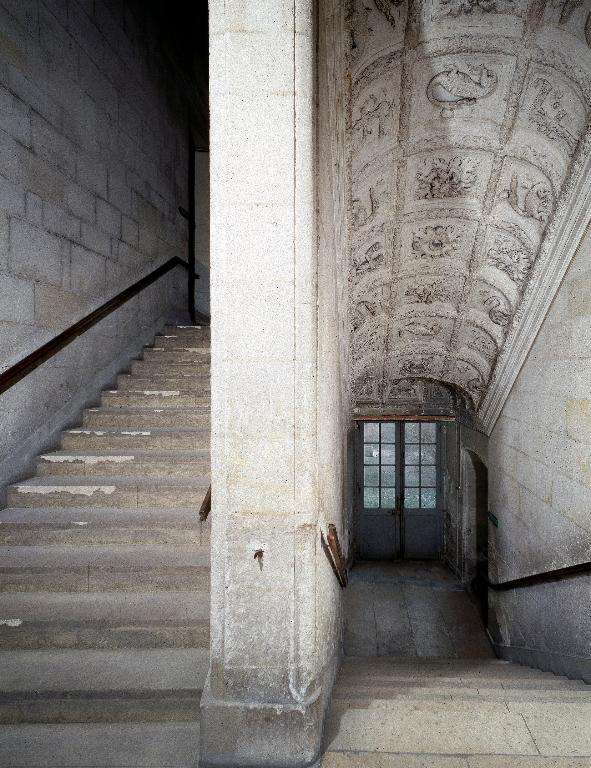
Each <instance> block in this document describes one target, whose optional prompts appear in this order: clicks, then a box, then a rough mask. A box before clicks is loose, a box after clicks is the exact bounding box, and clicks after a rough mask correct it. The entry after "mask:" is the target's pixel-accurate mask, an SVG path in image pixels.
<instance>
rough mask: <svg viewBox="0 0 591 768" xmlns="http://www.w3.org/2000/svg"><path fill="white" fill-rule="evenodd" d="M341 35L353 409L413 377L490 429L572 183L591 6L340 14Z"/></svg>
mask: <svg viewBox="0 0 591 768" xmlns="http://www.w3.org/2000/svg"><path fill="white" fill-rule="evenodd" d="M345 26H346V34H347V35H348V51H349V53H348V61H347V67H348V69H349V74H350V90H349V94H348V96H349V99H348V126H347V143H348V184H349V192H350V194H349V209H348V223H349V243H350V266H349V270H350V273H349V322H350V334H351V335H350V347H351V367H352V389H353V395H354V399H355V401H356V402H357V404H363V403H366V404H369V403H373V404H379V403H386V402H388V400H389V399H390V398H392V397H395V396H396V394H397V390H398V389H399V388H400V387H401V385H402V382H404V387H405V389H406V390H408V387H409V380H410V382H411V383H412V380H416V379H421V378H426V379H432V380H436V381H441V382H444V383H445V384H448V385H451V386H452V387H453V388H454V389H456V390H457V391H459V392H460V393H461V394H462V395H463V396H464V397H465V398H466V400H467V402H468V404H469V405H471V406H472V407H473V408H475V409H477V410H478V409H479V408H480V411H481V413H482V411H483V405H486V408H484V410H485V411H486V412H487V414H488V415H489V416H490V414H489V413H488V412H489V411H490V408H489V407H488V404H487V403H488V401H489V400H491V397H492V395H491V391H492V388H493V386H494V385H495V383H496V382H497V380H498V379H499V378H502V376H501V362H502V361H503V360H504V359H505V358H507V350H508V349H509V348H511V349H512V350H513V349H514V348H517V347H518V346H519V344H518V338H519V335H520V328H521V333H523V327H525V326H524V319H525V318H526V316H527V313H528V312H530V313H531V312H534V313H535V312H537V313H538V314H539V313H540V312H541V311H542V310H543V307H546V308H547V305H548V303H549V301H550V300H551V297H552V290H550V292H549V289H551V288H552V285H553V283H552V280H549V277H548V275H549V274H550V273H552V275H553V279H554V283H555V284H556V285H557V280H559V278H560V274H561V273H560V269H561V268H562V267H564V266H565V265H564V261H565V248H564V247H563V246H564V243H562V241H561V240H560V237H561V236H562V235H563V234H564V232H563V230H564V223H565V221H567V220H568V219H569V217H570V218H572V217H573V206H576V205H577V204H579V205H580V202H581V194H582V189H583V188H584V187H586V183H587V182H586V177H587V175H588V174H586V173H585V165H586V161H587V160H588V158H589V156H590V154H591V153H590V149H591V141H590V132H589V105H590V104H591V0H545V1H544V0H531V1H530V2H528V1H527V0H424V2H418V1H417V2H410V3H408V2H407V0H351V2H350V4H349V6H348V9H347V14H346V22H345ZM585 199H586V198H585ZM586 220H588V216H587V219H586ZM579 223H580V222H579ZM582 226H584V224H581V227H582ZM570 234H571V235H572V232H571V233H570ZM580 234H581V233H579V235H580ZM571 239H572V237H571ZM575 246H576V243H575V244H574V245H572V247H571V250H570V251H569V253H570V255H572V251H573V250H574V247H575ZM567 250H568V249H567ZM542 286H543V290H542ZM542 294H543V296H542ZM534 299H535V300H534ZM544 302H545V303H544ZM528 329H529V330H528V333H529V334H530V335H531V336H532V339H531V341H533V335H535V327H534V326H533V325H532V324H531V323H529V325H528ZM531 341H530V343H531ZM520 349H521V350H523V344H522V343H521V346H520ZM518 365H519V362H518V361H517V358H516V359H515V360H514V361H513V367H514V368H515V367H516V366H517V369H518ZM506 367H507V366H506V365H505V368H506ZM516 373H517V370H515V374H516ZM503 375H504V374H503ZM505 379H507V376H505ZM507 381H509V379H507ZM507 381H506V382H505V386H507Z"/></svg>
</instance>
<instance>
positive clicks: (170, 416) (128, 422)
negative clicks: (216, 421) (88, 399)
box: [82, 408, 210, 430]
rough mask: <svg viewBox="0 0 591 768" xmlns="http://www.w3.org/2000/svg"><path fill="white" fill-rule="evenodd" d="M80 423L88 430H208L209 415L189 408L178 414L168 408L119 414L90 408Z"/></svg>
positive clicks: (207, 412)
mask: <svg viewBox="0 0 591 768" xmlns="http://www.w3.org/2000/svg"><path fill="white" fill-rule="evenodd" d="M82 422H83V427H84V428H88V429H132V430H137V429H143V430H146V429H152V428H154V429H173V428H174V427H181V428H182V427H188V428H197V429H209V425H210V415H209V411H205V410H204V411H195V410H193V409H191V408H187V409H186V410H181V411H178V412H172V411H170V410H169V409H168V408H156V409H145V410H142V411H136V412H134V411H123V412H121V413H118V412H116V411H115V412H113V411H111V412H109V411H107V412H105V411H101V410H100V409H99V408H96V409H92V408H91V409H88V410H86V411H84V414H83V418H82Z"/></svg>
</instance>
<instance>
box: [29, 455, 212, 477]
mask: <svg viewBox="0 0 591 768" xmlns="http://www.w3.org/2000/svg"><path fill="white" fill-rule="evenodd" d="M122 458H123V456H122ZM208 474H209V459H191V460H187V459H170V458H169V457H167V458H161V459H158V458H156V457H155V458H154V459H148V458H137V457H135V458H134V459H133V460H132V461H98V462H93V461H91V462H88V461H86V462H84V461H78V460H76V461H51V460H49V459H43V458H41V459H39V460H38V462H37V475H38V476H40V477H51V476H56V475H57V476H60V477H65V476H68V475H75V476H76V477H150V478H156V477H162V478H167V477H186V478H187V479H189V480H190V479H192V478H194V477H205V476H206V475H208Z"/></svg>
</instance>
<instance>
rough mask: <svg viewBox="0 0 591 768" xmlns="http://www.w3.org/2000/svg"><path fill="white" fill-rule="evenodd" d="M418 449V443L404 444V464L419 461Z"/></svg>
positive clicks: (417, 462)
mask: <svg viewBox="0 0 591 768" xmlns="http://www.w3.org/2000/svg"><path fill="white" fill-rule="evenodd" d="M419 451H420V449H419V446H418V445H406V446H405V448H404V463H405V464H419V462H420V453H419Z"/></svg>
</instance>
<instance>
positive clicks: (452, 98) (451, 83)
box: [427, 64, 498, 117]
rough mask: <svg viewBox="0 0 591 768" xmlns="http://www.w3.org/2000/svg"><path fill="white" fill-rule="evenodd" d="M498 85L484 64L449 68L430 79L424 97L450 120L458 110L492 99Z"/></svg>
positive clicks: (496, 79)
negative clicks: (482, 100)
mask: <svg viewBox="0 0 591 768" xmlns="http://www.w3.org/2000/svg"><path fill="white" fill-rule="evenodd" d="M497 83H498V78H497V76H496V74H495V73H494V72H493V71H492V70H491V69H488V68H487V67H486V66H485V65H484V64H481V65H480V66H479V67H470V66H467V65H457V66H450V67H448V68H447V69H444V70H443V71H442V72H438V73H437V74H436V75H434V76H433V77H432V78H431V79H430V80H429V82H428V84H427V98H428V99H429V101H430V102H431V104H434V105H435V106H436V107H440V108H441V113H440V114H441V117H453V116H454V114H455V112H456V111H457V110H461V109H463V108H466V107H471V106H472V105H474V104H476V102H477V101H479V100H480V99H485V98H487V97H488V96H491V95H492V94H493V93H494V92H495V90H496V88H497Z"/></svg>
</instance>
